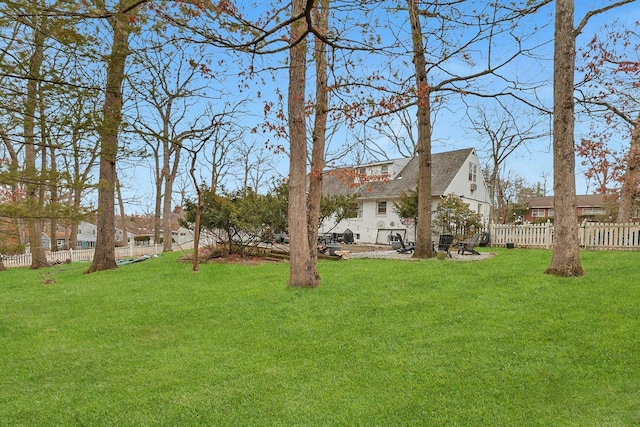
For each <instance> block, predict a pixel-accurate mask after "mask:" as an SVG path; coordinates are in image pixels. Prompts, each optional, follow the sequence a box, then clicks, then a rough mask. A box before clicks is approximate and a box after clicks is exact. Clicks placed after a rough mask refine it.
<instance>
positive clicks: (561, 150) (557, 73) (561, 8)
mask: <svg viewBox="0 0 640 427" xmlns="http://www.w3.org/2000/svg"><path fill="white" fill-rule="evenodd" d="M573 13H574V4H573V0H556V21H555V49H554V58H553V63H554V70H553V82H554V84H553V193H554V197H553V204H554V210H555V222H554V244H553V256H552V258H551V265H550V266H549V268H547V270H546V271H545V272H546V273H547V274H553V275H556V276H562V277H572V276H582V275H583V274H584V270H583V269H582V266H581V265H580V248H579V246H578V244H579V242H578V215H577V207H576V178H575V162H576V159H575V149H574V98H573V90H574V67H575V44H576V39H575V33H574V29H573Z"/></svg>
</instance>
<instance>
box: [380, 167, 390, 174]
mask: <svg viewBox="0 0 640 427" xmlns="http://www.w3.org/2000/svg"><path fill="white" fill-rule="evenodd" d="M380 174H381V175H389V165H382V166H380Z"/></svg>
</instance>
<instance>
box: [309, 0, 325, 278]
mask: <svg viewBox="0 0 640 427" xmlns="http://www.w3.org/2000/svg"><path fill="white" fill-rule="evenodd" d="M319 3H320V4H319V5H318V6H317V7H316V9H315V13H314V19H315V21H316V22H315V26H316V29H317V30H318V31H320V32H321V33H322V34H326V33H327V30H328V15H329V0H321V1H320V2H319ZM315 60H316V105H315V110H316V111H315V120H314V123H313V126H314V127H313V135H312V141H313V143H312V146H311V173H310V174H309V209H308V215H307V216H308V218H307V224H308V230H307V233H308V236H309V255H310V257H311V260H312V262H313V264H314V265H316V264H317V260H318V229H319V228H320V224H319V221H320V202H321V200H322V171H323V170H324V166H325V157H324V151H325V146H326V131H327V111H328V103H329V100H328V98H329V94H328V91H327V80H328V77H327V46H326V44H325V43H324V42H323V41H322V40H320V39H319V38H316V39H315ZM316 275H317V276H318V280H319V275H318V273H317V269H316Z"/></svg>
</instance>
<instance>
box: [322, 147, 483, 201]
mask: <svg viewBox="0 0 640 427" xmlns="http://www.w3.org/2000/svg"><path fill="white" fill-rule="evenodd" d="M472 152H473V148H465V149H462V150H455V151H447V152H444V153H435V154H432V155H431V180H432V181H431V194H432V196H440V195H442V194H444V192H445V191H446V189H447V187H448V186H449V184H450V183H451V181H452V180H453V178H454V177H455V175H456V174H457V173H458V171H459V170H460V168H462V167H463V166H464V163H465V161H466V160H467V158H468V157H469V155H470V154H471V153H472ZM418 167H419V158H418V157H412V158H411V159H410V160H409V162H407V164H406V166H405V167H404V168H403V169H402V171H401V172H400V173H398V175H397V176H396V177H395V178H394V179H391V180H388V181H369V182H365V183H360V184H356V183H354V179H353V174H352V173H351V172H352V171H353V170H354V168H342V169H333V170H330V171H326V172H325V173H324V176H323V179H322V192H323V193H324V194H331V195H350V194H354V193H360V196H361V197H363V198H372V199H377V198H388V197H398V196H399V195H400V194H401V193H403V192H405V193H408V192H409V191H411V190H413V189H415V188H416V185H417V183H418Z"/></svg>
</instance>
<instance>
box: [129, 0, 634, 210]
mask: <svg viewBox="0 0 640 427" xmlns="http://www.w3.org/2000/svg"><path fill="white" fill-rule="evenodd" d="M576 3H577V4H576V22H577V21H578V20H579V19H582V16H584V12H585V10H590V9H592V8H594V7H601V6H602V5H603V4H606V3H608V2H603V1H578V2H576ZM400 4H403V3H402V2H400ZM243 6H244V7H246V10H247V11H252V12H253V13H257V12H258V11H259V8H256V7H254V5H252V4H248V3H243ZM638 12H640V6H639V5H637V4H631V5H626V6H623V7H621V8H619V9H614V10H612V11H610V12H608V13H607V14H606V15H602V16H598V17H597V18H596V19H593V20H592V21H591V22H590V24H589V25H588V26H587V27H586V28H585V30H584V32H583V34H582V35H581V36H580V37H579V38H578V40H577V43H578V46H580V45H581V44H583V43H585V41H588V40H589V39H590V38H591V37H592V35H593V34H594V33H595V32H597V31H598V30H599V29H600V28H601V27H602V25H603V24H604V23H606V22H612V21H614V20H616V19H619V20H621V22H630V21H631V20H632V19H633V17H634V16H640V13H638ZM354 13H355V12H352V14H354ZM376 13H378V16H377V17H375V19H378V20H379V22H384V23H386V24H388V25H390V27H395V30H396V31H398V33H399V34H404V36H406V35H407V24H406V22H405V18H404V16H405V14H406V12H397V13H396V14H395V15H393V17H392V18H391V19H388V20H387V21H384V19H386V18H388V17H389V16H391V15H390V14H388V13H387V12H385V11H384V10H383V9H382V8H379V9H377V12H376ZM373 19H374V18H372V20H373ZM552 19H553V4H551V5H547V6H546V7H545V9H543V11H541V12H540V14H539V15H538V16H537V17H536V19H535V20H531V21H530V22H529V23H528V24H527V26H525V27H522V28H521V29H520V31H521V32H522V35H523V37H527V38H528V42H529V43H532V44H535V43H537V44H540V47H539V48H538V49H537V51H536V53H537V56H538V57H537V58H536V59H535V60H527V61H525V60H524V59H523V60H519V61H517V63H515V64H513V65H511V66H510V67H509V69H508V72H509V73H512V75H515V74H518V75H519V76H520V77H519V78H520V79H525V78H526V79H529V80H531V81H539V82H543V84H542V85H541V86H540V87H539V88H538V89H537V91H536V94H537V96H538V97H539V99H540V100H541V101H542V103H543V104H544V105H545V106H546V107H547V108H550V107H551V105H552V93H553V86H552V73H553V61H552V57H553V44H552V42H551V41H552V37H553V28H552V27H553V25H552V24H553V22H552ZM356 21H357V17H354V22H356ZM536 27H537V28H538V30H537V31H534V30H533V28H536ZM360 31H366V28H358V27H357V26H355V25H354V26H353V27H352V28H351V29H350V35H351V36H352V37H353V38H354V39H356V38H357V37H358V35H359V32H360ZM406 41H407V40H404V42H406ZM498 48H500V46H496V47H494V49H498ZM483 53H484V52H477V55H478V58H482V56H483ZM338 54H339V52H338ZM506 54H507V52H505V55H506ZM497 56H499V55H497ZM245 59H246V58H245ZM254 60H255V64H256V65H258V68H260V67H265V68H266V67H274V68H276V67H279V69H278V70H277V71H275V72H274V73H273V74H270V73H266V72H265V73H260V74H257V75H256V76H255V78H254V79H253V80H252V81H251V82H250V86H249V87H247V88H246V89H244V93H243V94H242V95H243V96H249V97H250V98H252V99H253V100H254V102H252V103H251V104H250V105H248V106H247V110H248V111H249V112H250V114H246V115H244V116H243V118H242V122H243V125H246V126H248V127H254V126H256V125H260V124H261V122H262V121H263V110H264V101H265V100H272V101H274V102H275V105H274V109H275V108H277V107H278V100H277V94H278V93H280V94H282V95H284V96H286V90H287V89H286V86H287V81H286V68H285V67H284V65H285V64H284V63H285V61H286V55H285V54H284V53H281V54H279V55H277V56H270V57H255V58H254ZM358 60H359V61H360V62H359V63H358V66H359V67H362V70H361V71H362V75H365V74H367V73H368V72H378V73H380V74H381V75H384V74H385V73H391V72H392V71H393V70H396V71H397V70H399V69H400V70H401V69H402V67H403V66H404V67H407V68H406V69H405V71H406V72H407V73H408V74H411V73H412V70H411V68H410V66H411V62H410V60H411V58H410V57H408V56H407V57H406V58H403V59H400V58H395V59H394V61H393V62H389V63H385V61H383V60H381V57H380V56H373V55H371V56H370V57H368V58H367V57H364V58H359V59H358ZM401 61H404V65H403V63H402V62H401ZM228 64H229V63H228ZM245 64H246V62H245ZM233 66H235V65H233ZM233 66H232V67H231V70H230V71H232V70H233V69H234V68H233ZM244 66H246V65H244ZM460 66H461V68H462V67H464V66H465V65H464V64H463V63H460ZM228 74H229V75H232V74H233V73H232V72H229V73H228ZM408 74H407V75H408ZM308 78H309V81H310V83H311V82H312V79H313V70H312V69H310V70H309V73H308ZM210 84H211V85H212V86H211V90H212V91H214V90H217V89H215V88H214V86H213V85H215V82H214V81H211V82H210ZM224 84H225V85H226V86H227V89H229V88H231V92H233V89H232V88H233V85H234V83H233V80H232V79H231V80H226V82H225V83H224ZM258 93H260V96H259V97H258ZM236 95H237V93H236ZM465 101H466V102H467V104H469V105H472V106H474V107H475V106H482V105H487V104H488V102H487V101H484V102H481V101H480V100H479V99H469V100H465ZM283 102H284V105H285V106H286V100H285V99H283ZM466 107H467V105H465V103H462V102H459V101H455V100H451V101H450V102H448V103H447V104H446V106H445V108H443V109H442V110H441V111H440V112H438V114H437V117H436V120H435V122H434V123H435V126H434V133H433V138H432V141H433V143H432V147H433V152H441V151H448V150H453V149H458V148H465V147H475V148H476V149H477V150H478V152H479V155H480V156H481V157H486V152H485V151H484V150H483V146H484V143H483V141H481V140H480V138H479V136H478V134H477V133H476V132H475V131H473V130H471V129H470V123H469V121H468V118H467V117H466V116H465V112H466ZM487 108H490V107H487ZM540 123H541V125H540V126H541V127H542V128H545V129H548V130H549V129H550V126H551V119H550V118H549V117H546V118H545V117H543V118H541V119H540ZM331 126H332V129H337V133H336V134H335V136H334V137H333V138H332V140H331V141H332V142H331V144H333V147H334V151H340V148H341V146H342V145H343V144H347V145H349V144H352V143H353V142H354V141H356V140H357V139H358V138H361V137H363V136H364V134H363V132H362V131H361V130H360V129H350V128H348V127H347V126H345V124H344V123H343V122H333V123H332V125H331ZM587 129H588V124H587V123H585V122H582V121H580V120H578V121H577V122H576V138H577V139H578V138H580V136H581V134H583V133H584V132H586V130H587ZM396 131H397V132H401V129H397V130H396ZM366 136H367V137H369V138H372V139H374V140H375V141H376V142H377V143H379V144H381V145H386V147H387V150H386V151H387V156H388V157H389V158H395V157H400V153H399V152H397V151H394V149H393V147H392V146H391V145H390V144H385V142H386V141H385V140H384V138H383V137H381V136H380V135H375V134H372V133H370V132H369V133H367V134H366ZM248 139H249V140H251V141H255V142H256V143H257V144H262V143H263V142H264V140H266V139H269V140H271V141H273V142H281V143H283V145H285V146H286V141H279V140H278V139H277V138H275V137H273V135H271V134H263V133H260V132H259V133H257V134H249V135H248ZM619 143H620V144H621V145H624V144H628V141H625V140H624V139H621V140H620V141H619ZM353 156H354V155H353V154H352V155H351V156H345V157H342V158H340V159H339V160H338V162H339V163H342V164H350V163H353V162H354V160H353V159H354V157H353ZM363 160H367V159H363ZM273 164H274V165H275V166H276V174H280V175H281V176H285V175H286V173H287V170H288V166H287V158H286V156H285V155H282V154H280V155H278V156H275V157H274V160H273ZM552 164H553V162H552V140H551V136H550V135H549V137H546V138H542V139H540V140H539V141H536V142H534V143H530V144H529V145H528V146H527V147H526V148H523V149H521V150H519V151H518V152H516V153H514V154H513V155H512V157H510V158H509V160H508V164H507V166H506V170H507V171H510V172H512V173H515V174H517V175H519V176H522V177H524V178H525V179H526V180H527V181H528V182H530V183H531V184H535V183H536V182H539V181H542V180H544V179H545V178H544V177H545V176H546V182H547V189H548V190H549V192H551V191H552V188H553V178H552V177H553V171H552ZM576 165H577V167H576V185H577V191H578V193H585V192H587V190H589V187H588V184H587V182H586V181H585V179H584V176H583V174H582V170H581V169H582V168H581V167H580V164H579V159H578V160H577V162H576ZM128 172H129V175H130V177H131V179H130V182H138V184H139V183H141V182H143V181H147V180H149V177H150V174H149V170H148V169H147V167H146V166H145V164H144V163H140V164H139V165H138V166H137V167H136V168H135V169H132V168H129V170H128ZM234 184H237V183H234V182H230V183H229V185H228V187H229V188H230V189H233V186H234ZM132 187H135V188H131V190H133V191H132V192H131V191H130V192H129V195H133V197H135V198H136V199H138V200H142V201H143V202H144V201H145V200H146V199H149V200H150V199H151V197H152V193H151V192H150V191H149V192H147V191H146V190H144V188H145V186H144V185H135V184H134V185H132ZM592 188H593V187H591V189H592ZM147 196H148V197H147ZM174 201H177V200H176V198H175V197H174ZM136 210H139V206H138V208H136Z"/></svg>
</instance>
